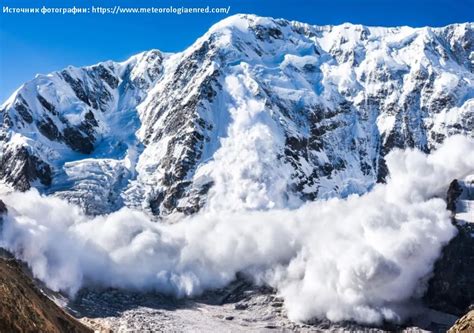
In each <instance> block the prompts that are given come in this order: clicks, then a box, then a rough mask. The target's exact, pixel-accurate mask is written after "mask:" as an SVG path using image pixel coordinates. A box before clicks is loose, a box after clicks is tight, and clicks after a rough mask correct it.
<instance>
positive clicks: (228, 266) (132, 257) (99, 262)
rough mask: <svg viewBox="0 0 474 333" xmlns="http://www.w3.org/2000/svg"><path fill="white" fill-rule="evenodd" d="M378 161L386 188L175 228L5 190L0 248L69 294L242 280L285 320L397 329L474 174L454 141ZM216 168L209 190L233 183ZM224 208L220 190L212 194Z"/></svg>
mask: <svg viewBox="0 0 474 333" xmlns="http://www.w3.org/2000/svg"><path fill="white" fill-rule="evenodd" d="M217 162H218V161H217ZM254 162H255V163H260V162H259V161H258V160H254ZM387 165H388V168H389V170H390V178H389V180H388V182H387V184H379V185H376V186H375V187H374V188H373V189H372V191H370V192H369V193H367V194H365V195H361V196H358V195H352V196H350V197H348V198H347V199H331V200H328V201H317V202H311V203H307V204H304V205H302V206H300V207H299V208H296V209H278V208H275V209H266V210H246V209H244V208H240V209H225V208H218V207H226V205H218V204H211V203H210V204H209V205H208V207H212V208H207V209H205V210H203V211H202V212H201V213H199V214H197V215H195V216H193V217H188V218H183V220H181V221H179V222H178V223H174V224H164V223H154V222H151V221H150V219H149V218H148V217H147V215H146V214H145V213H142V212H138V211H133V210H130V209H127V208H124V209H122V210H120V211H118V212H115V213H112V214H110V215H107V216H98V217H95V218H90V217H87V216H86V215H84V214H83V213H82V212H81V210H80V209H79V208H77V207H75V206H72V205H71V204H69V203H67V202H65V201H62V200H60V199H58V198H53V197H45V196H41V195H40V194H38V192H37V191H36V190H32V191H29V192H27V193H10V194H7V195H4V196H2V200H4V201H5V202H6V204H7V205H8V206H10V207H11V209H10V213H9V216H8V217H7V218H6V219H5V223H4V225H3V231H2V237H1V243H0V245H1V246H2V247H5V248H7V249H8V250H10V251H12V252H14V253H15V255H16V256H17V257H18V258H20V259H22V260H24V261H26V262H27V263H28V264H29V266H30V267H31V268H32V270H33V273H34V275H35V276H36V277H37V278H39V279H41V280H43V281H45V282H46V284H47V285H48V286H49V287H51V288H53V289H55V290H63V291H67V292H68V293H70V294H74V293H75V292H76V291H77V290H78V289H79V288H81V287H82V286H84V285H90V284H100V285H104V286H113V287H121V288H138V289H143V290H157V291H160V292H166V293H171V294H174V295H176V296H191V295H196V294H198V293H200V292H202V291H203V290H205V289H209V288H217V287H222V286H224V285H226V284H227V283H229V282H230V281H232V280H233V279H234V278H235V275H236V273H237V272H242V273H244V274H246V275H248V276H249V277H252V278H254V279H255V281H256V282H259V283H266V284H269V285H271V286H274V287H276V288H277V289H278V291H279V293H280V294H281V295H282V296H283V297H284V299H285V306H286V307H287V309H288V313H289V316H290V318H291V319H294V320H307V319H310V318H312V317H327V318H328V319H330V320H333V321H339V320H345V319H353V320H356V321H358V322H362V323H380V322H381V321H383V320H391V321H400V320H403V319H404V313H403V311H401V310H400V309H401V307H400V305H403V304H406V303H407V302H410V301H411V300H412V299H413V298H417V297H419V296H420V295H421V294H422V293H423V288H424V286H423V281H424V279H425V278H426V277H427V275H428V274H429V273H430V272H431V270H432V266H433V263H434V261H435V260H436V258H437V257H438V256H439V254H440V250H441V248H442V246H443V245H444V244H446V243H447V242H448V241H449V240H450V239H451V238H452V237H453V236H454V234H455V232H456V231H455V230H456V229H455V227H453V226H452V225H451V222H450V217H449V213H448V211H447V210H446V204H445V202H444V200H443V199H441V198H442V197H444V194H445V190H446V187H447V184H448V183H449V182H450V181H451V180H452V179H453V178H457V177H463V176H464V175H466V174H467V173H469V172H472V171H473V166H474V141H473V140H472V139H467V138H465V137H461V136H454V137H451V138H448V139H447V140H446V141H445V143H444V144H443V145H442V146H441V147H440V148H439V149H438V150H437V151H435V152H433V153H432V154H430V155H425V154H424V153H422V152H420V151H417V150H405V151H403V150H395V151H393V152H391V153H390V154H389V155H388V156H387ZM237 167H239V166H237ZM220 172H221V176H220V177H216V179H215V181H216V182H217V184H216V186H215V191H219V189H225V188H226V186H220V185H219V182H222V181H225V179H228V177H225V175H224V174H225V173H228V174H229V175H230V174H233V175H234V176H235V175H236V173H233V170H232V167H231V166H228V167H227V168H226V169H222V170H220ZM223 179H224V180H223ZM272 190H273V189H272ZM269 193H272V192H269ZM231 194H232V193H231ZM267 194H268V193H267ZM238 198H239V196H235V195H231V200H239V199H238ZM226 200H229V198H227V197H226V192H225V191H224V192H222V193H219V192H216V193H214V195H213V196H212V198H211V201H221V202H226ZM241 200H243V199H241ZM236 207H245V205H237V206H236ZM218 209H220V210H218Z"/></svg>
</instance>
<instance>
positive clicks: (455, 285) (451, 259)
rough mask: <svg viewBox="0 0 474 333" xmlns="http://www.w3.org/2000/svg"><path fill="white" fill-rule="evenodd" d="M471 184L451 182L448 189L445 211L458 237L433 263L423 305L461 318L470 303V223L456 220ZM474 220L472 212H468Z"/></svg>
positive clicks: (473, 264) (473, 267)
mask: <svg viewBox="0 0 474 333" xmlns="http://www.w3.org/2000/svg"><path fill="white" fill-rule="evenodd" d="M470 186H472V183H471V184H469V182H459V181H457V180H454V181H453V182H452V183H451V186H450V188H449V190H448V197H447V202H448V208H449V209H450V210H451V211H452V212H453V223H455V224H456V226H457V228H458V231H459V233H458V235H457V236H456V237H455V238H453V239H452V240H451V242H450V243H449V244H448V245H447V246H446V247H445V248H444V250H443V254H442V256H441V258H440V259H439V260H438V261H437V262H436V265H435V269H434V272H433V278H432V279H431V280H430V282H429V287H428V291H427V293H426V295H425V300H426V303H427V304H428V305H429V306H430V307H431V308H434V309H437V310H440V311H444V312H448V313H452V314H455V315H458V316H460V315H462V314H464V313H466V311H467V310H468V309H469V307H470V306H471V305H472V304H474V288H473V287H472V281H473V277H474V237H473V235H474V224H473V223H470V222H467V221H462V220H459V219H458V218H457V216H458V215H457V212H458V211H459V210H458V209H456V208H459V201H460V199H461V198H464V199H470V200H474V197H469V196H468V195H467V192H468V190H469V187H470ZM470 214H471V215H473V217H474V211H471V212H470Z"/></svg>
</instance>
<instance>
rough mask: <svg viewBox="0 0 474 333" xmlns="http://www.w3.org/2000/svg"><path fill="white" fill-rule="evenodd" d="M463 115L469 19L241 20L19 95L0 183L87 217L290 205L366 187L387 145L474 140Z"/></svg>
mask: <svg viewBox="0 0 474 333" xmlns="http://www.w3.org/2000/svg"><path fill="white" fill-rule="evenodd" d="M473 111H474V24H472V23H467V24H455V25H450V26H446V27H443V28H429V27H426V28H410V27H396V28H375V27H365V26H361V25H351V24H343V25H340V26H311V25H308V24H303V23H299V22H290V21H286V20H281V19H270V18H262V17H257V16H253V15H236V16H232V17H229V18H227V19H225V20H223V21H221V22H219V23H217V24H216V25H214V26H213V27H212V28H211V29H210V30H209V31H208V32H207V33H206V34H205V35H204V36H202V37H201V38H199V39H198V40H197V41H196V42H195V43H194V44H193V45H191V46H190V47H189V48H187V49H186V50H184V51H183V52H180V53H176V54H168V53H162V52H160V51H157V50H152V51H148V52H144V53H141V54H138V55H136V56H133V57H132V58H130V59H128V60H127V61H125V62H120V63H119V62H112V61H107V62H104V63H100V64H97V65H94V66H90V67H84V68H75V67H68V68H66V69H64V70H63V71H60V72H55V73H52V74H48V75H38V76H36V78H35V79H33V80H32V81H29V82H27V83H26V84H24V85H23V86H21V87H20V88H19V89H18V90H17V91H16V92H15V93H14V94H13V95H12V96H11V97H10V98H9V99H8V100H7V101H6V102H5V103H4V104H3V105H2V106H1V107H0V114H1V118H2V124H1V126H2V127H1V128H0V158H1V161H0V177H1V179H2V180H3V182H4V183H6V184H9V185H11V186H12V187H14V188H16V189H19V190H27V189H29V188H30V187H32V186H33V187H36V188H38V189H39V190H40V191H42V192H44V193H47V194H54V195H56V196H58V197H62V198H67V199H68V200H70V201H72V202H75V203H78V204H80V205H81V206H83V207H84V208H85V209H86V211H87V212H88V213H90V214H100V213H107V212H110V211H113V210H116V209H118V208H120V207H122V206H129V207H133V208H139V209H144V210H146V211H149V212H151V213H152V214H155V215H159V216H166V215H169V214H171V213H178V212H179V213H184V214H192V213H194V212H197V211H198V210H199V209H201V208H202V207H203V206H204V205H205V204H206V203H207V209H214V208H215V209H230V210H234V209H269V208H275V207H276V208H278V207H288V206H290V207H291V206H298V205H299V204H300V203H301V202H303V201H305V200H313V199H315V198H326V197H332V196H346V195H348V194H351V193H361V192H365V191H367V190H368V189H370V188H371V187H372V186H373V185H374V184H375V183H376V182H377V181H383V180H384V178H385V177H386V167H385V163H384V156H385V155H386V154H387V153H388V152H389V151H390V150H391V149H393V148H394V147H417V148H420V149H422V150H423V151H430V150H432V149H433V148H435V147H437V146H438V145H439V144H440V143H441V142H442V141H443V140H444V138H446V137H447V136H450V135H453V134H458V133H461V134H464V135H467V136H470V137H473V136H474V132H473V128H474V112H473ZM447 163H449V161H447ZM217 197H225V198H226V200H225V201H223V200H213V198H217Z"/></svg>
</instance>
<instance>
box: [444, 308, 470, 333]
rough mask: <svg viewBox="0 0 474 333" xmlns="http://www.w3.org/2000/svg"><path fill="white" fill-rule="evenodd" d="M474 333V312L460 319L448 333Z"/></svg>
mask: <svg viewBox="0 0 474 333" xmlns="http://www.w3.org/2000/svg"><path fill="white" fill-rule="evenodd" d="M472 332H474V310H471V311H469V312H468V313H466V315H464V316H462V317H461V318H459V319H458V320H457V321H456V323H455V324H454V325H453V327H451V328H450V329H449V331H448V333H472Z"/></svg>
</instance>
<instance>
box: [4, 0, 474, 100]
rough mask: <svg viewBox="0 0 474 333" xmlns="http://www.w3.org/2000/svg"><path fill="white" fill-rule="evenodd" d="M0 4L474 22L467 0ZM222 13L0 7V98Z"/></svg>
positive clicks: (50, 0) (176, 45) (175, 46)
mask: <svg viewBox="0 0 474 333" xmlns="http://www.w3.org/2000/svg"><path fill="white" fill-rule="evenodd" d="M0 2H1V4H2V6H1V7H3V6H11V7H29V6H42V5H46V6H74V5H76V6H84V5H87V6H89V5H95V6H113V5H116V4H119V5H121V6H123V7H125V6H135V7H138V6H157V7H166V6H169V5H173V6H201V5H202V6H207V5H211V6H225V7H227V6H231V12H230V15H232V14H237V13H254V14H258V15H263V16H273V17H284V18H288V19H294V20H299V21H303V22H307V23H311V24H316V25H323V24H340V23H343V22H351V23H359V24H365V25H381V26H395V25H410V26H425V25H430V26H443V25H446V24H450V23H460V22H472V21H474V0H398V1H395V0H332V1H329V0H325V1H323V0H43V1H39V0H0ZM224 17H225V15H212V14H210V15H181V16H177V15H171V14H170V15H146V14H145V15H115V16H112V15H104V16H100V15H76V16H71V15H67V16H64V15H31V14H30V15H25V14H8V15H7V14H3V13H1V12H0V100H1V101H2V102H3V101H4V100H5V99H6V98H7V97H8V96H9V95H10V94H11V93H12V92H13V91H14V90H15V89H16V88H17V87H18V86H20V85H21V84H22V83H23V82H25V81H27V80H29V79H31V78H33V77H34V75H35V74H36V73H48V72H51V71H54V70H59V69H61V68H63V67H66V66H67V65H70V64H72V65H76V66H81V65H90V64H94V63H97V62H99V61H103V60H108V59H112V60H124V59H126V58H128V57H129V56H131V55H133V54H135V53H138V52H140V51H144V50H148V49H152V48H157V49H160V50H163V51H170V52H173V51H180V50H183V49H184V48H186V47H187V46H189V45H190V44H191V43H192V42H193V41H194V40H195V39H196V38H197V37H199V36H200V35H202V34H203V33H204V32H205V31H206V30H207V29H208V28H209V27H210V26H211V25H212V24H213V23H215V22H217V21H219V20H220V19H222V18H224Z"/></svg>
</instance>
